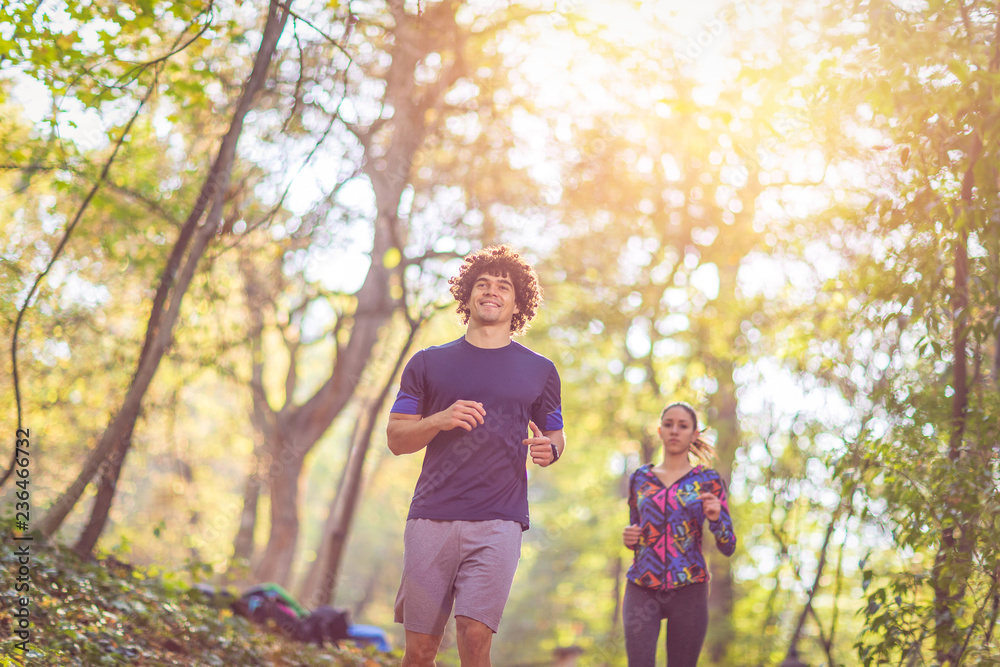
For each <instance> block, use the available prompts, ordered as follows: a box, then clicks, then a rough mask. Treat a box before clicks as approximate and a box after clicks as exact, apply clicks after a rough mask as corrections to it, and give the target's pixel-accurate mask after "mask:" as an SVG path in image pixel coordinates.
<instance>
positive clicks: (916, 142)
mask: <svg viewBox="0 0 1000 667" xmlns="http://www.w3.org/2000/svg"><path fill="white" fill-rule="evenodd" d="M500 243H506V244H509V245H511V246H512V247H514V248H515V249H516V250H517V251H518V252H520V253H521V254H522V255H523V256H524V257H525V258H527V259H528V260H529V261H530V262H531V263H532V264H533V266H534V267H535V269H536V271H537V272H538V275H539V279H540V282H541V284H542V287H543V289H544V302H543V304H542V306H541V308H540V310H539V314H538V316H537V317H536V319H535V320H534V322H533V323H532V326H531V328H530V329H529V330H528V331H527V333H526V334H525V335H524V336H521V337H519V338H518V340H519V342H521V343H523V344H524V345H526V346H528V347H529V348H531V349H532V350H535V351H537V352H539V353H541V354H543V355H545V356H546V357H548V358H549V359H551V360H552V361H553V362H554V363H555V364H556V367H557V368H558V369H559V373H560V376H561V380H562V412H563V416H564V419H565V432H566V441H567V446H566V451H565V454H564V456H563V458H561V459H560V460H559V462H558V463H557V464H555V465H554V466H552V467H551V468H547V469H539V468H537V467H533V466H529V470H528V477H529V499H530V504H531V524H532V525H531V529H530V530H528V531H527V532H526V533H524V538H523V539H524V542H523V548H522V553H521V559H520V562H519V566H518V571H517V575H516V578H515V580H514V587H513V590H512V591H511V596H510V600H509V602H508V604H507V607H506V611H505V615H504V621H503V625H502V627H501V630H500V632H499V633H498V634H497V635H496V638H495V640H494V643H493V652H492V656H493V662H494V663H495V664H497V665H499V666H502V667H516V666H521V667H527V666H529V665H530V666H536V665H549V664H565V663H559V662H558V660H557V657H558V656H567V655H568V656H571V660H572V661H573V662H574V663H575V664H576V665H580V666H581V667H582V666H584V665H601V666H608V667H624V666H625V665H626V657H625V651H624V644H623V631H622V621H621V604H622V591H623V587H624V574H625V571H626V570H627V568H628V567H629V564H630V563H631V558H632V553H631V551H629V550H628V549H626V548H625V547H624V546H623V545H622V528H623V527H624V526H625V525H627V523H628V507H627V504H626V487H627V480H628V477H629V475H630V474H631V472H632V471H633V470H635V469H636V468H637V467H638V466H639V465H640V464H642V463H644V462H649V461H655V460H657V457H658V456H659V455H660V450H659V440H658V438H657V436H656V425H657V419H658V416H659V414H660V410H661V409H662V408H663V406H664V405H666V404H667V403H669V402H671V401H673V400H684V401H687V402H689V403H690V404H692V405H693V406H695V408H696V409H697V410H698V412H699V414H700V416H701V418H702V420H703V421H704V423H705V424H706V425H707V427H708V435H709V436H710V438H711V439H712V440H713V441H714V442H715V445H716V449H717V455H716V459H715V463H714V467H715V469H716V470H718V471H719V473H720V474H721V475H722V477H723V478H724V479H725V480H726V481H727V482H728V485H729V492H730V509H731V511H732V514H733V521H734V525H735V530H736V534H737V537H738V540H739V542H738V546H737V550H736V552H735V554H734V555H733V556H732V558H724V557H722V556H721V554H719V553H717V552H716V551H715V548H714V546H713V545H711V543H710V541H709V542H707V543H706V547H707V548H706V551H707V553H708V555H709V559H710V565H711V570H712V585H711V597H710V615H711V622H710V626H709V635H708V638H707V639H706V644H705V647H704V650H703V652H702V660H701V663H700V664H703V665H708V666H720V667H730V666H737V667H741V666H751V665H753V666H770V665H774V666H778V665H785V666H788V667H792V666H795V665H810V666H813V667H818V666H819V665H826V666H829V667H832V666H834V665H901V666H902V665H907V666H910V665H912V666H916V665H949V666H952V667H957V666H958V665H1000V639H998V638H997V634H998V632H1000V631H998V629H997V620H998V614H1000V523H998V517H1000V493H998V487H1000V418H998V417H1000V4H998V3H997V2H986V1H984V0H849V1H848V0H760V1H759V2H747V0H708V1H707V2H703V3H685V2H680V1H674V0H183V1H173V0H39V1H34V2H32V1H27V0H10V1H6V2H4V3H3V4H2V7H0V327H2V330H0V334H2V335H0V339H2V342H3V349H4V354H3V357H2V361H0V367H2V371H0V405H2V410H3V425H4V426H3V428H4V431H3V434H4V438H3V442H4V446H3V448H2V449H0V516H2V517H3V522H4V525H3V527H2V529H0V533H2V534H3V536H4V538H3V539H4V543H3V549H4V555H5V558H8V557H9V555H10V554H12V553H14V550H15V548H16V546H15V545H17V544H22V543H19V542H18V541H17V540H18V537H21V538H25V537H26V536H27V535H29V534H30V535H31V536H32V538H33V540H34V541H33V542H31V544H32V545H34V546H33V548H35V549H41V548H42V545H44V544H50V545H58V546H59V547H60V548H61V549H62V550H63V551H65V552H66V553H67V554H73V555H74V557H77V558H80V559H82V562H92V561H93V559H104V560H102V561H101V562H110V561H108V560H107V559H113V562H121V563H128V564H129V567H144V568H156V570H157V571H160V572H168V573H171V576H172V577H174V578H175V579H176V581H177V582H178V583H177V585H178V586H181V585H182V584H183V585H194V584H196V583H202V582H207V583H211V584H213V585H217V586H220V587H226V586H228V587H234V588H236V589H240V588H243V587H246V586H249V585H252V584H258V583H263V582H273V583H276V584H279V585H281V586H283V587H284V588H285V589H287V590H288V591H290V592H291V593H292V594H294V595H295V596H296V597H297V599H298V600H300V601H301V602H302V604H303V605H304V606H305V607H307V608H311V609H313V608H316V607H318V606H320V605H327V604H332V605H335V606H337V607H340V608H344V609H347V610H349V611H350V613H351V615H352V618H353V619H354V620H355V622H358V623H365V624H371V625H374V626H378V627H381V628H384V629H385V631H386V632H387V633H388V635H389V636H390V638H391V639H392V641H393V644H394V646H396V647H401V646H402V639H403V632H402V628H401V626H398V625H395V624H394V623H393V600H394V596H395V593H396V588H397V586H398V584H399V578H400V572H401V567H402V532H403V527H404V523H405V518H406V513H407V509H408V506H409V502H410V498H411V495H412V493H413V487H414V483H415V481H416V479H417V475H418V473H419V470H420V465H421V459H422V455H420V454H415V455H406V456H399V457H396V456H393V455H392V454H391V453H390V452H389V451H388V449H387V447H386V444H385V443H386V437H385V428H386V423H387V419H388V411H389V407H390V406H391V405H392V402H393V399H394V397H395V395H396V391H397V389H398V382H399V376H400V371H401V369H402V367H403V366H404V364H405V363H406V361H407V360H408V359H409V357H410V356H411V355H412V354H413V353H414V352H415V351H417V350H419V349H422V348H424V347H427V346H429V345H436V344H440V343H442V342H445V341H449V340H453V339H455V338H457V337H459V336H460V335H462V332H463V327H462V325H461V322H460V321H459V320H458V318H457V317H456V314H455V304H454V301H453V300H452V299H451V296H450V294H449V293H448V283H447V280H448V278H449V277H451V276H453V275H454V274H455V273H456V272H457V269H458V267H459V266H460V265H461V262H462V258H463V257H464V256H465V255H466V254H468V253H469V252H471V251H474V250H477V249H479V248H482V247H485V246H489V245H495V244H500ZM22 440H23V442H22ZM22 445H23V446H22ZM28 447H30V448H28ZM26 448H27V449H26ZM29 478H30V487H29V486H28V484H29ZM19 484H20V486H19ZM29 489H30V508H31V512H30V523H29V522H25V523H24V524H18V523H16V520H15V517H16V512H17V511H18V510H20V509H22V508H23V506H22V507H19V506H18V502H19V500H20V501H24V502H27V500H26V499H27V498H28V497H29V494H28V493H27V491H28V490H29ZM19 491H21V492H22V494H21V495H20V496H19V495H18V492H19ZM8 562H9V559H8V560H4V563H5V564H7V563H8ZM53 567H54V566H53ZM4 575H5V578H4V579H2V580H0V581H2V587H0V589H2V590H0V593H2V595H3V597H4V601H3V608H2V610H0V631H2V630H3V628H4V627H9V623H10V620H11V618H12V617H11V616H9V614H10V613H11V607H10V606H9V600H10V599H12V598H11V597H10V596H14V595H15V594H14V593H13V592H12V584H11V582H12V581H13V574H11V573H10V572H5V573H4ZM88 576H90V575H88ZM95 576H96V575H95ZM39 595H40V594H38V593H37V591H36V596H39ZM95 595H96V593H95ZM35 604H36V605H42V606H43V607H44V605H45V602H44V600H42V599H41V598H40V597H39V599H37V600H35ZM55 606H57V605H55ZM53 613H55V612H53ZM5 616H6V618H4V617H5ZM4 623H7V624H8V625H7V626H4ZM10 636H11V635H10V634H9V632H7V633H4V634H3V635H2V641H3V643H4V648H3V651H0V653H3V654H5V655H11V651H10V647H11V645H12V644H11V643H10V642H11V640H10V639H9V637H10ZM660 655H661V657H660V660H662V655H663V654H662V648H661V654H660ZM53 664H58V663H53ZM65 664H68V663H65ZM95 664H96V663H95ZM107 664H128V663H107ZM205 664H209V663H205ZM211 664H215V663H211ZM247 664H249V663H247ZM296 664H298V663H296ZM439 664H442V665H457V664H458V659H457V653H456V652H455V648H454V627H453V624H452V627H450V628H449V630H448V632H447V633H446V636H445V642H444V645H443V650H442V654H441V656H440V659H439Z"/></svg>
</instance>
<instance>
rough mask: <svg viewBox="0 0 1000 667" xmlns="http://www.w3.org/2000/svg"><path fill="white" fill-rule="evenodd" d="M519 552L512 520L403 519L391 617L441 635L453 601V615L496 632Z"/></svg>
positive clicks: (517, 526) (408, 626)
mask: <svg viewBox="0 0 1000 667" xmlns="http://www.w3.org/2000/svg"><path fill="white" fill-rule="evenodd" d="M520 557H521V524H519V523H517V522H515V521H504V520H502V519H496V520H492V521H433V520H431V519H410V520H408V521H407V522H406V529H405V530H404V531H403V577H402V581H401V582H400V584H399V593H397V594H396V622H397V623H402V624H403V627H404V628H406V629H407V630H409V631H411V632H420V633H423V634H426V635H442V634H444V627H445V625H446V624H447V622H448V617H449V616H450V615H451V609H452V606H453V605H454V607H455V616H468V617H469V618H471V619H473V620H476V621H479V622H480V623H483V624H484V625H487V626H489V627H490V629H492V630H493V632H496V631H497V628H499V627H500V618H501V617H502V616H503V608H504V605H506V604H507V596H508V595H510V585H511V582H513V581H514V572H515V571H516V570H517V561H518V559H519V558H520Z"/></svg>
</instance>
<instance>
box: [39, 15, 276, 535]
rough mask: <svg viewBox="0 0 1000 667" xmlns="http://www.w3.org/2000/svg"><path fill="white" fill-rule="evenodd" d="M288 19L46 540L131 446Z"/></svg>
mask: <svg viewBox="0 0 1000 667" xmlns="http://www.w3.org/2000/svg"><path fill="white" fill-rule="evenodd" d="M288 16H289V12H288V9H287V8H283V7H282V5H281V3H280V2H278V0H271V3H270V7H269V9H268V16H267V24H266V25H265V28H264V32H263V37H262V40H261V46H260V49H259V50H258V52H257V57H256V59H255V61H254V66H253V71H252V72H251V74H250V78H249V79H248V80H247V84H246V85H245V87H244V89H243V94H242V96H241V97H240V102H239V106H238V107H237V110H236V112H235V114H234V116H233V120H232V122H231V123H230V126H229V131H228V132H227V133H226V136H225V138H224V139H223V140H222V145H221V146H220V148H219V153H218V155H217V157H216V160H215V163H214V164H213V166H212V170H211V171H210V172H209V175H208V177H207V178H206V180H205V183H204V185H203V186H202V190H201V192H200V194H199V196H198V200H197V202H196V204H195V206H194V209H193V210H192V211H191V214H190V215H189V216H188V219H187V220H186V221H185V223H184V226H183V227H182V229H181V233H180V235H179V237H178V240H177V242H176V243H175V245H174V248H173V250H172V251H171V257H170V259H169V260H168V264H167V267H166V270H165V271H164V274H163V276H162V278H161V280H160V285H159V287H158V288H157V293H156V296H155V298H154V302H153V308H152V310H151V312H150V316H149V323H148V325H147V329H146V340H145V343H144V345H143V350H142V353H141V354H140V356H139V362H138V364H137V368H136V372H135V375H134V376H133V380H132V384H131V386H130V387H129V390H128V393H127V394H126V396H125V400H124V401H123V404H122V407H121V408H120V409H119V411H118V413H117V414H116V415H115V417H114V418H113V419H112V421H111V424H110V425H109V426H108V428H107V429H106V430H105V432H104V434H103V435H102V436H101V440H100V442H99V443H98V445H97V447H96V448H94V449H93V450H92V451H91V453H90V455H89V456H88V457H87V460H86V461H85V463H84V466H83V470H81V472H80V474H79V475H78V476H77V478H76V480H75V481H74V482H73V483H72V484H71V485H70V487H69V489H67V490H66V491H65V492H64V493H63V494H62V495H61V496H60V497H59V499H58V500H57V501H56V502H55V503H54V504H53V506H52V507H51V508H50V509H49V511H48V513H47V514H46V515H45V516H44V517H43V518H42V522H41V526H40V530H41V532H42V534H43V535H44V536H45V537H51V536H52V535H53V534H55V532H56V530H58V529H59V526H60V525H62V522H63V521H64V520H65V518H66V516H67V515H68V514H69V513H70V511H72V509H73V507H74V506H75V505H76V503H77V501H79V499H80V496H81V495H82V494H83V491H84V489H85V488H86V487H87V485H88V484H89V483H90V481H91V479H92V478H93V477H94V475H95V474H96V473H97V471H98V469H99V468H100V467H101V465H102V463H103V462H105V461H108V460H111V461H115V460H120V461H124V458H125V455H126V454H127V452H128V449H129V446H130V444H131V434H132V431H133V429H134V428H135V423H136V420H137V419H138V416H139V412H140V410H141V406H142V401H143V398H144V397H145V394H146V391H147V389H148V388H149V385H150V383H151V382H152V379H153V376H154V375H155V374H156V370H157V368H158V367H159V364H160V360H161V359H162V358H163V355H164V354H165V352H166V350H167V348H168V346H169V345H170V341H171V339H172V337H173V328H174V325H175V324H176V322H177V317H178V315H179V313H180V307H181V301H182V299H183V298H184V294H185V292H186V291H187V288H188V286H189V285H190V282H191V279H192V277H193V276H194V272H195V268H196V266H197V264H198V261H199V260H200V259H201V256H202V255H203V254H204V252H205V248H206V247H207V246H208V243H209V242H210V241H211V239H212V238H213V236H214V234H215V231H216V229H217V228H218V225H219V222H220V221H221V218H222V207H223V203H224V201H225V193H226V189H227V186H228V183H229V176H230V172H231V170H232V164H233V160H234V159H235V155H236V145H237V142H238V141H239V137H240V134H241V133H242V131H243V120H244V118H245V117H246V114H247V112H249V111H250V109H251V107H252V105H253V103H254V98H255V97H256V95H257V93H258V92H259V91H260V90H261V88H262V87H263V85H264V81H265V79H266V77H267V70H268V68H269V66H270V62H271V58H272V56H273V54H274V51H275V48H276V46H277V42H278V37H279V36H280V35H281V33H282V31H283V30H284V27H285V23H286V22H287V20H288ZM209 204H211V205H212V206H211V209H210V210H209V213H208V217H207V219H206V220H205V222H204V224H202V225H200V226H199V221H200V220H201V219H202V216H203V214H204V212H205V209H206V208H208V205H209ZM189 245H191V249H190V252H188V253H187V257H186V259H183V258H184V255H185V252H186V251H187V248H188V246H189ZM182 259H183V267H182V268H181V272H180V275H177V270H178V268H179V267H181V265H182ZM175 280H176V282H175ZM112 465H114V464H112ZM119 465H120V463H119ZM107 493H110V499H113V497H114V487H113V486H112V487H111V489H110V490H109V491H108V492H107ZM106 504H107V508H108V509H110V504H111V503H110V500H109V502H107V503H106ZM95 510H97V514H95V515H92V517H91V520H90V522H89V524H88V526H89V525H94V527H95V528H94V529H95V530H98V532H99V531H100V529H102V528H103V525H104V522H105V521H106V520H107V509H105V510H103V511H101V509H100V506H98V505H96V504H95ZM101 514H103V516H101ZM88 541H89V537H88ZM81 546H85V544H81Z"/></svg>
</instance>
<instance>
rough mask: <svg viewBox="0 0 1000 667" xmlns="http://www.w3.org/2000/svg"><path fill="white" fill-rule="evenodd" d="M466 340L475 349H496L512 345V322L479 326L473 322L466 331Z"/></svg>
mask: <svg viewBox="0 0 1000 667" xmlns="http://www.w3.org/2000/svg"><path fill="white" fill-rule="evenodd" d="M465 340H467V341H468V342H469V344H470V345H472V346H474V347H481V348H484V349H496V348H500V347H507V346H508V345H510V341H511V337H510V322H504V323H503V324H501V325H479V326H476V325H474V324H473V323H472V322H470V323H469V328H468V329H466V331H465Z"/></svg>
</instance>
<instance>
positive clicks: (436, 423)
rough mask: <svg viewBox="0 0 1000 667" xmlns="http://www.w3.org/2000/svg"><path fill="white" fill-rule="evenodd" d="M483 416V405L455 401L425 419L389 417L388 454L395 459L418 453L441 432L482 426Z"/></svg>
mask: <svg viewBox="0 0 1000 667" xmlns="http://www.w3.org/2000/svg"><path fill="white" fill-rule="evenodd" d="M485 416H486V410H484V409H483V404H482V403H478V402H476V401H455V402H454V403H452V404H451V405H450V406H448V407H447V408H445V409H444V410H442V411H441V412H435V413H434V414H432V415H428V416H426V417H422V416H420V415H407V414H402V413H399V412H392V413H389V425H388V426H387V427H386V429H385V434H386V439H387V440H388V443H389V451H390V452H392V453H393V454H395V455H396V456H399V455H401V454H413V453H414V452H419V451H420V450H421V449H423V448H424V447H426V446H427V445H428V443H430V441H431V440H433V439H434V436H436V435H437V434H438V433H440V432H441V431H450V430H452V429H453V428H464V429H465V430H466V431H471V430H472V429H474V428H475V427H476V426H479V425H480V424H482V423H483V417H485Z"/></svg>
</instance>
